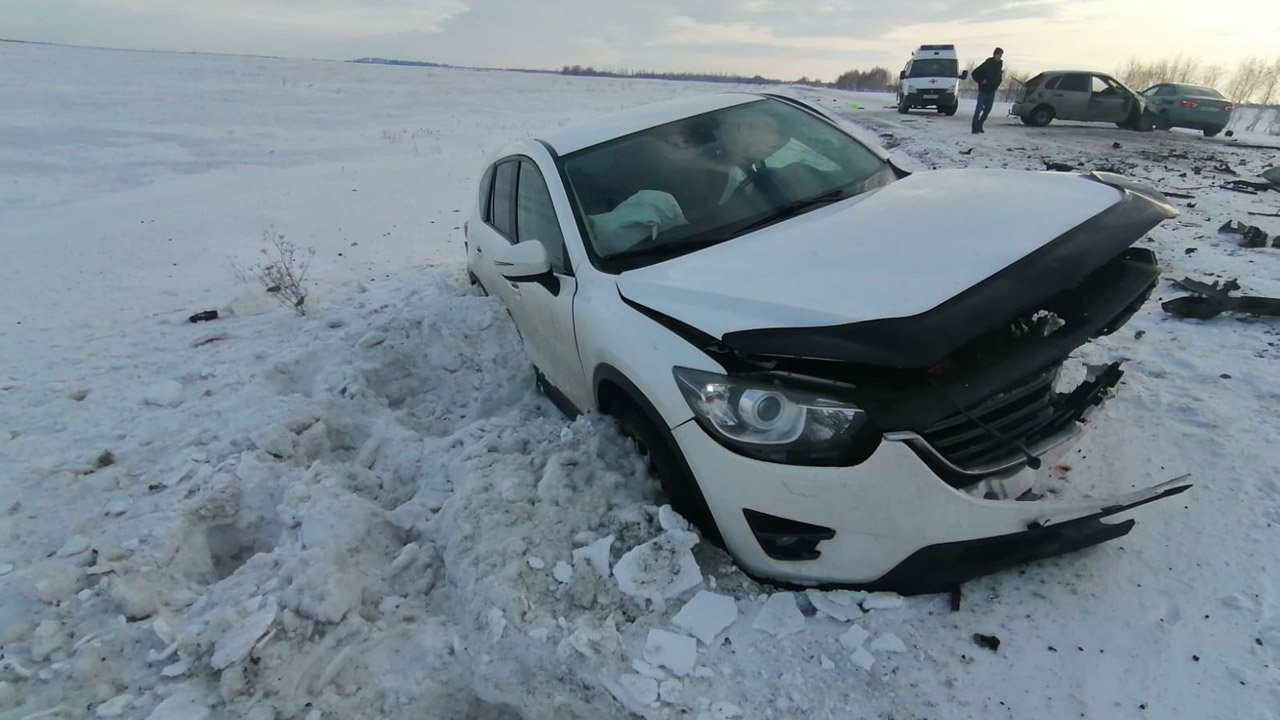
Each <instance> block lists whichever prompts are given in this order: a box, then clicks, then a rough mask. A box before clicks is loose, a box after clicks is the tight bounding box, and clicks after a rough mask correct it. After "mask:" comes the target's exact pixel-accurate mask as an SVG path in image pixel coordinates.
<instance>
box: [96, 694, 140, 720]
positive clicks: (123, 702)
mask: <svg viewBox="0 0 1280 720" xmlns="http://www.w3.org/2000/svg"><path fill="white" fill-rule="evenodd" d="M131 702H133V696H132V695H130V694H129V693H124V694H123V695H117V696H115V697H113V698H111V699H110V700H108V701H106V702H104V703H102V704H101V705H99V706H98V707H96V708H94V709H93V714H94V715H97V716H98V717H100V718H113V717H120V716H121V715H123V714H124V709H125V708H126V707H128V706H129V703H131Z"/></svg>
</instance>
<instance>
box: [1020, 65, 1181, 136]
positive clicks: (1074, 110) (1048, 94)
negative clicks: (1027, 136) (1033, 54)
mask: <svg viewBox="0 0 1280 720" xmlns="http://www.w3.org/2000/svg"><path fill="white" fill-rule="evenodd" d="M1009 114H1010V115H1016V116H1017V117H1018V118H1020V119H1021V120H1022V122H1023V124H1024V125H1030V126H1032V127H1044V126H1046V125H1048V124H1049V123H1051V122H1053V121H1054V120H1079V121H1084V122H1109V123H1115V124H1116V126H1117V127H1120V128H1123V129H1125V130H1138V131H1141V132H1148V131H1150V130H1152V129H1154V128H1155V126H1156V121H1157V119H1158V118H1157V115H1156V112H1155V110H1154V109H1152V108H1151V106H1150V104H1149V103H1148V102H1147V99H1146V98H1144V97H1143V96H1141V95H1139V94H1138V93H1136V92H1134V91H1133V90H1130V89H1129V88H1127V87H1125V85H1124V84H1123V83H1121V82H1120V81H1119V80H1116V79H1115V78H1113V77H1111V76H1110V75H1107V74H1106V73H1100V72H1093V71H1090V70H1052V71H1049V72H1042V73H1040V74H1039V75H1036V76H1035V77H1033V78H1031V79H1030V80H1028V81H1027V82H1026V83H1024V84H1023V86H1022V87H1021V88H1020V89H1019V90H1018V95H1017V98H1016V99H1015V100H1014V103H1013V107H1011V108H1010V109H1009Z"/></svg>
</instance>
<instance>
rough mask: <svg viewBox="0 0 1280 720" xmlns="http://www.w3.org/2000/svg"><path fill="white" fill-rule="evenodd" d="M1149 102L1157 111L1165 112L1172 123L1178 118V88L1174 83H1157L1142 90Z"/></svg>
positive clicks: (1165, 115)
mask: <svg viewBox="0 0 1280 720" xmlns="http://www.w3.org/2000/svg"><path fill="white" fill-rule="evenodd" d="M1142 95H1143V97H1145V98H1146V99H1147V104H1148V105H1150V106H1151V108H1152V109H1153V110H1155V111H1156V112H1157V113H1164V117H1167V118H1169V121H1170V122H1171V123H1172V122H1174V121H1175V120H1176V115H1177V110H1178V89H1177V88H1176V87H1174V86H1173V85H1156V86H1155V87H1149V88H1147V89H1146V90H1144V91H1142Z"/></svg>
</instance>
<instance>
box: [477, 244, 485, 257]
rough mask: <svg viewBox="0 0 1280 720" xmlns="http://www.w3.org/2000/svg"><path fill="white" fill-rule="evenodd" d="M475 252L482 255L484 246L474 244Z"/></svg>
mask: <svg viewBox="0 0 1280 720" xmlns="http://www.w3.org/2000/svg"><path fill="white" fill-rule="evenodd" d="M476 254H477V255H483V254H484V248H482V247H480V246H479V245H476Z"/></svg>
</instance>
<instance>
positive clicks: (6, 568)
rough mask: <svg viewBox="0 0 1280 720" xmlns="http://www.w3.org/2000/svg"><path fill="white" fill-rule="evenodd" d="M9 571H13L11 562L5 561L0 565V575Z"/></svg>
mask: <svg viewBox="0 0 1280 720" xmlns="http://www.w3.org/2000/svg"><path fill="white" fill-rule="evenodd" d="M11 572H13V563H5V564H3V565H0V577H4V576H5V575H8V574H9V573H11Z"/></svg>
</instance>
